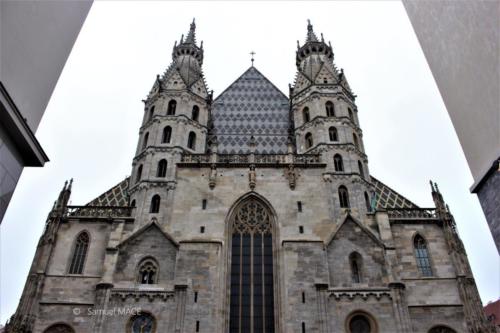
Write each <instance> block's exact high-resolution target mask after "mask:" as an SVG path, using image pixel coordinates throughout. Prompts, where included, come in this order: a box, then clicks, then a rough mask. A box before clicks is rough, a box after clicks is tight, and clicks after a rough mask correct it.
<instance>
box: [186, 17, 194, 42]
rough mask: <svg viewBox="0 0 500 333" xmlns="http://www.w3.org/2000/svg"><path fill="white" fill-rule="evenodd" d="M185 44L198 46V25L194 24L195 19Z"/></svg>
mask: <svg viewBox="0 0 500 333" xmlns="http://www.w3.org/2000/svg"><path fill="white" fill-rule="evenodd" d="M184 43H187V44H196V24H195V23H194V18H193V22H192V23H191V26H190V27H189V32H188V34H187V37H186V40H185V41H184Z"/></svg>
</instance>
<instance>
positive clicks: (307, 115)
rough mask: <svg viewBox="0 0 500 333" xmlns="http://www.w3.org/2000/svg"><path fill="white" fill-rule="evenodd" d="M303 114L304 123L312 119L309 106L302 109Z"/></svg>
mask: <svg viewBox="0 0 500 333" xmlns="http://www.w3.org/2000/svg"><path fill="white" fill-rule="evenodd" d="M302 116H303V117H304V123H307V122H308V121H309V120H311V116H310V115H309V108H308V107H307V106H306V107H305V108H304V109H302Z"/></svg>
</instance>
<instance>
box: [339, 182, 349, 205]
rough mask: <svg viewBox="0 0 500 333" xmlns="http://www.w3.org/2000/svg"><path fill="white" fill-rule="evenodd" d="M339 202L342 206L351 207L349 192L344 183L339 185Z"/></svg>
mask: <svg viewBox="0 0 500 333" xmlns="http://www.w3.org/2000/svg"><path fill="white" fill-rule="evenodd" d="M339 202H340V207H341V208H349V192H347V188H346V187H345V186H344V185H341V186H340V187H339Z"/></svg>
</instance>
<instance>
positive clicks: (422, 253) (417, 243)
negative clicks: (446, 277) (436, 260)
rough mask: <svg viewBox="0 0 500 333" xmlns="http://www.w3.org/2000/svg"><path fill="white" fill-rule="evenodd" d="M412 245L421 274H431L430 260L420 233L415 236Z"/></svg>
mask: <svg viewBox="0 0 500 333" xmlns="http://www.w3.org/2000/svg"><path fill="white" fill-rule="evenodd" d="M413 247H414V249H415V259H416V260H417V267H418V270H419V271H420V273H421V274H422V275H423V276H432V268H431V261H430V259H429V252H428V251H427V244H426V242H425V239H424V238H423V237H422V236H420V235H417V236H415V239H414V240H413Z"/></svg>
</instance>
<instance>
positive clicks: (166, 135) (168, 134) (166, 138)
mask: <svg viewBox="0 0 500 333" xmlns="http://www.w3.org/2000/svg"><path fill="white" fill-rule="evenodd" d="M171 138H172V127H170V126H165V128H164V129H163V135H162V136H161V143H170V139H171Z"/></svg>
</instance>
